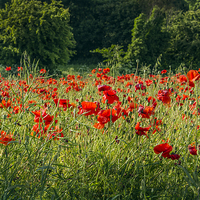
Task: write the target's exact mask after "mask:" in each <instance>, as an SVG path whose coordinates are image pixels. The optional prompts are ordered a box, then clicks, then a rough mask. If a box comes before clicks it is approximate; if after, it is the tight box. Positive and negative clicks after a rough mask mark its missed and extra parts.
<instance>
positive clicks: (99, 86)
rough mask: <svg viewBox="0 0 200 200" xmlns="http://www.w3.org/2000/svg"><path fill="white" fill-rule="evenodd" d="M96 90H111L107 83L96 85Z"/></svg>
mask: <svg viewBox="0 0 200 200" xmlns="http://www.w3.org/2000/svg"><path fill="white" fill-rule="evenodd" d="M97 88H98V91H99V92H101V91H106V90H112V88H111V87H110V86H109V85H97Z"/></svg>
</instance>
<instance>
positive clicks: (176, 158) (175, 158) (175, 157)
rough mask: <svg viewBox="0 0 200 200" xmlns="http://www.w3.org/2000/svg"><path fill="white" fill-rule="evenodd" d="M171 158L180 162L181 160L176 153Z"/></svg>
mask: <svg viewBox="0 0 200 200" xmlns="http://www.w3.org/2000/svg"><path fill="white" fill-rule="evenodd" d="M170 158H171V159H172V160H178V159H179V158H180V155H178V154H176V153H171V155H170Z"/></svg>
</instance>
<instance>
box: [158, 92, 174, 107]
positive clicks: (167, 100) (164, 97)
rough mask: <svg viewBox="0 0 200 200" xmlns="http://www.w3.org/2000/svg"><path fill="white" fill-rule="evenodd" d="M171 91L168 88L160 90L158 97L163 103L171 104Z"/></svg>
mask: <svg viewBox="0 0 200 200" xmlns="http://www.w3.org/2000/svg"><path fill="white" fill-rule="evenodd" d="M169 95H170V93H169V91H168V90H159V91H158V95H157V98H158V100H160V101H162V102H163V104H170V102H171V98H170V96H169Z"/></svg>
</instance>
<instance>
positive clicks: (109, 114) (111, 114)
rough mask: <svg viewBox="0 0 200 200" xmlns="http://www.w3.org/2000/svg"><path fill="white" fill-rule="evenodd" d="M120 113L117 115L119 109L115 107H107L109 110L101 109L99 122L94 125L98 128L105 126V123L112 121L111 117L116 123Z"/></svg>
mask: <svg viewBox="0 0 200 200" xmlns="http://www.w3.org/2000/svg"><path fill="white" fill-rule="evenodd" d="M119 117H120V115H117V111H116V110H114V109H112V110H111V109H107V110H101V111H99V113H98V117H97V121H98V122H99V123H96V124H94V127H95V128H97V129H102V128H104V126H105V124H106V123H108V122H110V119H111V120H112V122H113V123H114V122H115V121H116V120H117V119H118V118H119Z"/></svg>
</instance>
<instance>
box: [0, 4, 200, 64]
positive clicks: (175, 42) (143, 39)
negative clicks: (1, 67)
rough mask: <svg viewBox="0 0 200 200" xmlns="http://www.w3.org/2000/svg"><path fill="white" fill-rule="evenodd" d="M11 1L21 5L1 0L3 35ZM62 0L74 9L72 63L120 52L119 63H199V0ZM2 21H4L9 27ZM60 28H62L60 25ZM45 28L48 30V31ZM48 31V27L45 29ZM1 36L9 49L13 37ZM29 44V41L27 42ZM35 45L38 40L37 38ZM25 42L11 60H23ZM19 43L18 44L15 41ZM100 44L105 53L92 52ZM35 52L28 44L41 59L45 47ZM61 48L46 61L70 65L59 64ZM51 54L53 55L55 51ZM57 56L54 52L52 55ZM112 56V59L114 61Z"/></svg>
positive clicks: (95, 59)
mask: <svg viewBox="0 0 200 200" xmlns="http://www.w3.org/2000/svg"><path fill="white" fill-rule="evenodd" d="M17 1H18V2H25V4H29V3H28V2H32V1H26V0H17ZM10 2H13V4H16V1H12V0H1V1H0V6H1V12H0V16H1V19H0V24H1V26H0V31H1V32H0V33H1V35H3V34H2V32H3V31H4V29H5V24H6V23H7V22H6V23H1V21H3V20H4V21H5V19H6V17H4V18H3V17H2V16H7V18H8V19H10V16H9V15H5V10H6V7H5V3H10ZM14 2H15V3H14ZM35 2H37V3H38V2H39V1H35ZM42 2H43V3H44V2H46V3H47V4H51V2H52V1H51V0H48V1H47V0H46V1H45V0H42ZM57 2H59V1H57ZM62 4H63V7H64V9H68V12H69V14H70V18H69V27H71V28H72V29H70V31H71V32H72V33H73V39H72V38H71V37H72V36H69V38H70V39H72V40H73V41H72V40H71V43H70V45H68V47H69V49H70V48H73V47H74V49H73V50H74V51H73V53H71V54H70V55H68V59H67V62H68V61H69V57H70V62H79V63H84V62H85V63H87V62H89V63H98V62H100V61H102V59H103V58H102V55H103V57H104V58H109V56H110V55H113V54H114V53H117V55H118V60H117V62H120V63H121V65H126V66H127V65H129V64H130V63H135V60H137V59H139V60H140V63H142V64H143V65H150V64H151V66H154V65H155V63H156V62H158V61H159V63H161V64H160V65H162V68H168V67H169V65H171V66H172V68H176V67H178V66H180V65H181V63H182V65H184V66H186V67H189V66H192V67H193V68H195V67H199V57H200V51H199V47H200V45H199V43H200V36H199V35H200V10H199V9H198V8H199V7H200V1H199V0H112V1H111V0H84V1H83V0H63V1H62ZM16 5H17V4H16ZM16 5H15V7H16ZM18 5H19V4H18ZM36 7H37V6H36ZM58 7H59V6H58ZM2 10H4V12H3V11H2ZM21 12H23V10H22V11H21ZM2 13H4V14H2ZM27 15H28V10H27ZM68 17H69V16H68ZM27 19H28V18H27ZM6 20H7V19H6ZM7 21H9V20H7ZM16 23H17V22H16ZM29 23H30V22H29ZM2 24H4V28H3V25H2ZM7 25H8V23H7ZM40 25H41V24H40ZM9 26H12V27H13V24H12V23H10V25H9ZM61 29H62V27H60V30H61ZM46 31H47V32H48V30H46ZM4 32H5V31H4ZM45 33H46V32H43V34H45ZM61 34H62V33H61ZM63 34H64V33H63ZM33 35H34V33H33ZM2 38H4V39H2ZM32 38H34V36H33V37H32ZM61 38H62V37H61ZM0 39H1V41H2V43H1V44H3V45H1V49H2V48H4V49H5V44H6V45H7V46H9V45H10V44H9V40H6V42H5V33H4V35H3V37H0ZM21 40H22V39H21ZM33 40H34V39H33ZM18 42H19V41H18ZM37 42H38V41H37ZM51 42H55V40H54V39H51V41H49V40H47V41H46V43H48V44H49V45H50V47H51V48H49V49H52V48H55V49H56V48H57V47H54V45H51V44H50V43H51ZM14 43H15V44H16V43H17V41H15V42H14ZM27 43H28V41H26V43H25V44H27ZM41 43H42V41H41ZM32 44H34V42H33V41H32ZM68 44H69V42H68ZM113 45H117V46H113ZM18 46H19V45H18ZM24 46H25V45H24V44H23V45H21V50H20V49H19V51H18V52H17V53H18V54H17V56H15V57H14V59H9V60H13V62H12V63H14V61H15V60H17V59H19V54H20V53H22V52H23V51H24V50H26V49H25V47H24ZM14 47H15V48H17V46H15V45H14ZM22 47H23V48H22ZM31 49H32V50H31ZM41 49H42V48H41ZM95 49H98V50H96V52H100V53H101V54H102V55H101V54H98V53H91V50H93V51H94V50H95ZM102 49H103V50H102ZM2 51H3V50H2ZM30 51H34V50H33V48H29V51H28V53H29V54H30V55H31V56H32V57H33V56H34V57H35V58H36V59H39V58H41V52H40V53H39V54H38V52H34V53H31V52H30ZM56 52H57V53H58V52H60V51H59V49H57V50H55V55H56V56H57V57H56V56H55V57H56V58H55V59H54V60H52V61H51V63H48V61H45V62H43V64H44V65H48V64H54V65H55V64H65V63H66V62H60V63H59V61H58V60H59V56H58V55H57V54H56ZM47 53H49V54H50V50H49V51H48V52H47ZM3 55H4V56H3V59H1V63H3V64H6V63H5V59H7V58H9V57H8V56H6V55H5V54H3ZM37 55H39V56H37ZM63 56H66V55H63ZM52 57H54V55H51V58H52ZM61 58H62V57H61ZM109 59H111V58H109ZM109 59H107V60H108V61H109ZM46 60H47V59H46ZM8 64H10V63H8Z"/></svg>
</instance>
